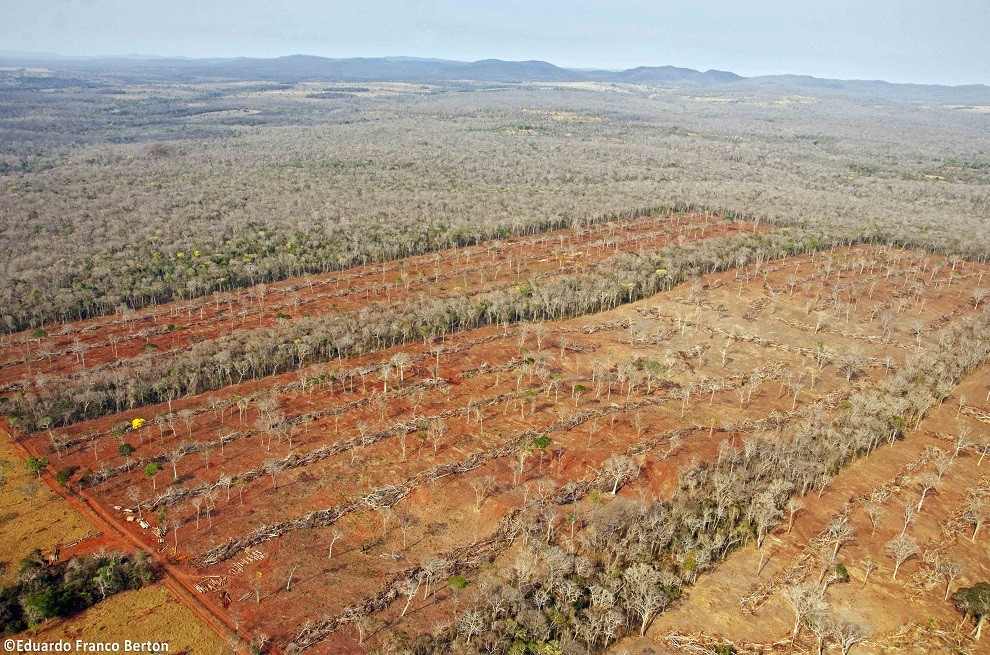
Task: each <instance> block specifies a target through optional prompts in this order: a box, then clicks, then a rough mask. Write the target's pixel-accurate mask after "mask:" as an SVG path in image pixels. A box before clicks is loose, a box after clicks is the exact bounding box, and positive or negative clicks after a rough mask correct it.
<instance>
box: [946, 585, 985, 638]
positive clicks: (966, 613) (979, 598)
mask: <svg viewBox="0 0 990 655" xmlns="http://www.w3.org/2000/svg"><path fill="white" fill-rule="evenodd" d="M952 602H953V604H954V605H955V606H956V609H957V610H959V611H960V612H962V613H963V620H965V619H966V618H969V617H971V616H972V617H973V618H974V619H976V627H975V628H974V629H973V632H974V633H975V634H974V635H973V638H974V639H976V640H979V638H980V632H981V631H982V630H983V621H984V620H986V618H987V613H988V612H990V583H988V582H980V583H979V584H976V585H973V586H972V587H963V588H962V589H960V590H959V591H957V592H956V593H954V594H952Z"/></svg>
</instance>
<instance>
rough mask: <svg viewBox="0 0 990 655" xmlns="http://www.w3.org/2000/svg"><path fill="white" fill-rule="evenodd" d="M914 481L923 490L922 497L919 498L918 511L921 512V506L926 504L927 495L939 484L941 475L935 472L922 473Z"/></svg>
mask: <svg viewBox="0 0 990 655" xmlns="http://www.w3.org/2000/svg"><path fill="white" fill-rule="evenodd" d="M914 481H915V484H917V485H918V488H919V489H920V490H921V498H920V499H919V500H918V512H921V508H922V506H923V505H924V504H925V496H927V495H928V494H929V493H930V492H931V491H934V490H935V488H936V487H937V486H938V483H939V477H938V476H937V475H935V474H934V473H922V474H920V475H918V476H917V477H916V478H915V479H914Z"/></svg>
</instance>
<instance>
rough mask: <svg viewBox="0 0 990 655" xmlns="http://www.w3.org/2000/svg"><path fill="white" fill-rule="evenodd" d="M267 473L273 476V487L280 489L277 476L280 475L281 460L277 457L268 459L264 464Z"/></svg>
mask: <svg viewBox="0 0 990 655" xmlns="http://www.w3.org/2000/svg"><path fill="white" fill-rule="evenodd" d="M263 468H264V470H265V473H267V474H268V475H270V476H272V489H278V481H277V480H276V479H275V476H276V475H278V473H279V471H280V470H281V468H282V467H281V462H279V460H277V459H267V460H265V464H264V467H263Z"/></svg>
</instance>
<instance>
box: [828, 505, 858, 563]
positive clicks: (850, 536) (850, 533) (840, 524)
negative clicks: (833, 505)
mask: <svg viewBox="0 0 990 655" xmlns="http://www.w3.org/2000/svg"><path fill="white" fill-rule="evenodd" d="M823 538H824V539H825V541H826V543H829V544H831V545H832V557H833V558H835V557H836V556H837V555H838V554H839V548H841V547H842V545H843V544H846V543H849V542H850V541H852V540H854V539H855V538H856V531H855V530H854V529H853V525H852V523H850V522H849V519H847V518H846V517H845V516H844V515H842V514H838V515H836V516H833V517H832V518H831V519H829V521H828V525H827V526H826V527H825V534H824V535H823Z"/></svg>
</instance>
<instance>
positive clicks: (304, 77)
mask: <svg viewBox="0 0 990 655" xmlns="http://www.w3.org/2000/svg"><path fill="white" fill-rule="evenodd" d="M2 64H6V65H8V66H10V65H14V66H17V65H20V66H26V65H29V64H30V65H44V66H46V67H48V68H51V69H53V70H58V71H64V72H69V73H78V72H87V73H108V74H117V75H123V76H126V77H141V78H144V79H148V80H150V81H155V80H162V81H164V80H169V81H173V80H181V81H187V82H196V81H223V80H236V81H243V80H252V81H257V80H266V81H272V82H281V83H296V82H384V81H394V82H420V83H429V82H487V83H526V82H603V83H629V84H647V85H649V84H659V85H672V86H687V87H690V86H697V87H709V88H710V87H729V88H734V87H746V86H748V87H755V88H763V89H788V90H805V91H814V92H818V93H837V94H842V95H854V96H875V97H881V98H885V99H894V100H900V101H925V100H929V101H938V102H955V103H959V104H980V103H987V104H990V86H987V85H982V84H969V85H959V86H948V85H940V84H916V83H895V82H887V81H884V80H855V79H853V80H843V79H829V78H818V77H813V76H810V75H799V74H782V75H761V76H755V77H744V76H742V75H738V74H736V73H733V72H731V71H724V70H716V69H709V70H707V71H699V70H695V69H693V68H683V67H678V66H670V65H664V66H637V67H635V68H629V69H626V70H619V71H616V70H605V69H580V70H579V69H573V68H564V67H560V66H557V65H555V64H552V63H550V62H546V61H542V60H525V61H507V60H502V59H494V58H490V59H482V60H478V61H471V62H467V61H457V60H451V59H435V58H421V57H406V56H387V57H347V58H328V57H320V56H316V55H306V54H293V55H286V56H282V57H274V58H261V57H232V58H186V57H161V56H156V55H144V54H130V55H122V56H114V57H69V56H63V55H56V54H53V53H18V52H5V51H0V65H2Z"/></svg>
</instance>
